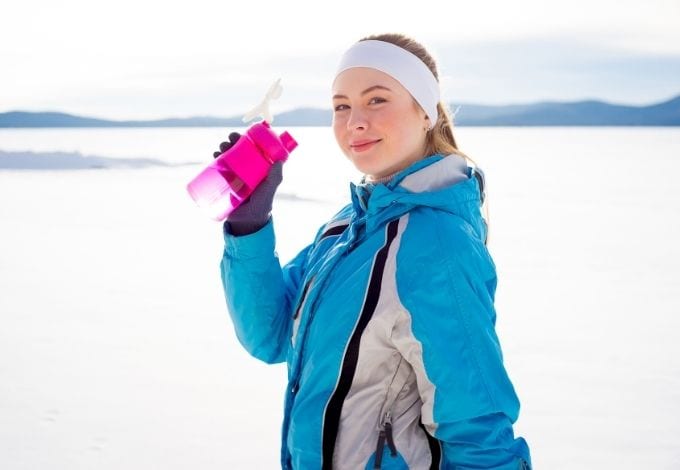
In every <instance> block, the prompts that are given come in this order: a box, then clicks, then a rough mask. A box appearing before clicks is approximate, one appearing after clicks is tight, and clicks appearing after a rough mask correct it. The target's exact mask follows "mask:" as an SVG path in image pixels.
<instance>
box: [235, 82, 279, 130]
mask: <svg viewBox="0 0 680 470" xmlns="http://www.w3.org/2000/svg"><path fill="white" fill-rule="evenodd" d="M282 92H283V87H281V79H280V78H279V79H277V80H276V81H275V82H274V83H273V84H272V86H270V87H269V90H267V93H266V94H265V95H264V98H263V99H262V101H260V103H258V104H257V106H255V107H254V108H253V109H251V110H250V111H248V112H247V113H246V114H245V116H243V122H250V121H252V120H253V119H256V118H258V117H261V118H262V119H264V120H265V121H266V122H269V123H271V122H272V121H273V120H274V116H273V115H272V113H271V111H270V110H269V102H270V101H272V100H275V99H277V98H278V97H280V96H281V93H282Z"/></svg>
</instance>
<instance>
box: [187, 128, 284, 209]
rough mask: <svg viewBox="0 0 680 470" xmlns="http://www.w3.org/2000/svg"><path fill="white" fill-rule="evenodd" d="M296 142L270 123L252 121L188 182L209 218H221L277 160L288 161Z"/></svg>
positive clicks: (264, 176) (189, 188) (240, 201)
mask: <svg viewBox="0 0 680 470" xmlns="http://www.w3.org/2000/svg"><path fill="white" fill-rule="evenodd" d="M295 147H297V142H296V141H295V139H293V137H291V136H290V134H288V133H287V132H283V133H282V134H281V135H280V136H278V135H276V134H275V133H274V132H273V131H272V129H271V127H270V125H269V123H267V122H266V121H262V122H259V123H256V124H253V125H252V126H251V127H250V128H249V129H248V130H247V131H246V132H245V134H243V135H242V136H241V137H240V138H239V140H238V141H237V142H236V143H235V144H234V145H233V146H232V147H231V148H230V149H229V150H227V151H226V152H224V153H223V154H222V155H220V156H219V157H217V158H216V159H215V160H214V161H213V162H212V163H210V164H209V165H208V166H207V167H206V168H204V169H203V170H202V171H201V172H200V173H199V174H198V175H197V176H196V177H195V178H194V179H192V180H191V181H190V182H189V184H188V185H187V191H188V192H189V195H190V196H191V198H192V199H193V200H194V201H195V202H196V204H197V205H198V206H199V207H200V208H201V209H202V210H204V211H205V212H206V213H207V215H208V216H209V217H211V218H212V219H214V220H217V221H222V220H224V219H226V218H227V217H228V216H229V214H230V213H231V212H232V211H233V210H234V209H236V208H237V207H238V206H240V205H241V204H242V203H243V201H245V200H246V199H248V196H250V194H251V193H252V192H253V191H254V190H255V188H256V187H257V185H258V184H260V182H262V180H264V179H265V178H266V177H267V174H268V173H269V169H270V168H271V166H272V164H273V163H274V162H276V161H286V160H287V159H288V155H289V154H290V152H291V151H292V150H293V149H294V148H295Z"/></svg>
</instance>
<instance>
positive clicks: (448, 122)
mask: <svg viewBox="0 0 680 470" xmlns="http://www.w3.org/2000/svg"><path fill="white" fill-rule="evenodd" d="M368 40H375V41H385V42H389V43H391V44H394V45H395V46H398V47H401V48H402V49H404V50H406V51H408V52H410V53H411V54H413V55H415V56H416V57H418V58H419V59H420V60H422V61H423V63H424V64H425V65H427V68H429V69H430V71H431V72H432V75H434V78H436V79H437V81H439V72H438V70H437V63H436V61H435V60H434V57H432V55H431V54H430V53H429V52H428V51H427V49H425V46H423V45H422V44H420V43H419V42H418V41H416V40H415V39H413V38H410V37H408V36H406V35H403V34H399V33H386V34H373V35H371V36H366V37H364V38H361V39H360V40H359V41H368ZM414 102H415V99H414ZM437 113H438V116H437V122H436V123H435V124H434V126H433V127H432V129H430V130H429V131H427V135H426V136H425V155H426V156H427V155H434V154H440V155H444V156H446V155H451V154H455V155H458V156H460V157H463V158H464V159H465V160H466V161H468V162H470V163H472V165H473V166H475V167H477V166H478V165H477V162H475V161H474V160H473V159H472V158H470V157H468V156H467V155H466V154H464V153H463V152H462V151H461V150H459V149H458V145H457V144H456V138H455V137H454V136H453V119H452V117H451V113H450V111H449V109H448V106H447V105H446V103H445V102H444V101H440V102H439V103H437ZM484 199H485V200H484V203H483V212H484V219H485V221H486V224H487V240H488V229H489V197H488V195H487V196H486V197H485V198H484Z"/></svg>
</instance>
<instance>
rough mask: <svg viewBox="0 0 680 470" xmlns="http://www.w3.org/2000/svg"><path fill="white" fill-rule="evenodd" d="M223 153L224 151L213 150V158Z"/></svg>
mask: <svg viewBox="0 0 680 470" xmlns="http://www.w3.org/2000/svg"><path fill="white" fill-rule="evenodd" d="M220 155H222V152H213V158H217V157H219V156H220Z"/></svg>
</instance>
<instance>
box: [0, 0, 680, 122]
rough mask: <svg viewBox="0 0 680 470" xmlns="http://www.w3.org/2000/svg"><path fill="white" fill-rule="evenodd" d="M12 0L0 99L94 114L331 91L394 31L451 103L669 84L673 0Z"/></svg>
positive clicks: (675, 44)
mask: <svg viewBox="0 0 680 470" xmlns="http://www.w3.org/2000/svg"><path fill="white" fill-rule="evenodd" d="M402 4H403V5H407V4H406V3H405V2H404V3H403V2H396V1H391V2H386V1H377V0H376V1H371V2H368V1H363V0H346V1H343V2H337V1H336V2H323V1H318V0H317V1H307V0H305V1H292V0H291V1H289V2H283V1H280V0H279V1H271V0H261V1H250V0H249V1H242V2H240V3H235V2H225V1H209V0H193V1H192V2H163V1H157V0H148V1H141V0H118V1H117V2H106V3H103V2H92V1H85V0H64V1H60V2H50V1H47V0H24V1H22V2H14V3H13V5H12V6H11V8H5V9H4V11H3V15H2V16H0V64H1V65H0V112H6V111H10V110H25V111H61V112H68V113H72V114H79V115H86V116H92V117H101V118H108V119H157V118H164V117H188V116H220V117H226V116H234V115H240V114H243V113H244V112H245V111H247V110H248V109H249V108H250V107H252V106H254V105H255V104H257V102H259V100H260V99H261V98H262V97H263V96H264V94H265V93H266V91H267V89H268V88H269V86H270V85H271V84H272V83H273V82H274V81H275V80H276V79H278V78H281V84H282V85H283V95H282V97H281V98H280V99H279V100H278V101H277V102H275V103H273V105H272V110H273V111H274V112H275V113H276V112H281V111H284V110H289V109H293V108H298V107H304V106H313V107H324V108H328V107H330V86H331V82H332V80H333V72H334V68H335V66H336V64H337V62H338V60H339V57H340V55H341V54H342V52H343V51H344V50H345V49H347V48H348V47H349V46H351V44H352V43H354V42H355V41H356V40H358V39H359V38H361V37H363V36H366V35H369V34H375V33H382V32H400V33H404V34H407V35H409V36H412V37H413V38H415V39H416V40H418V41H420V42H421V43H423V44H424V45H425V46H426V47H427V48H428V49H429V50H430V51H431V52H432V53H433V55H434V56H435V58H436V59H437V60H438V64H439V69H440V75H441V87H442V95H443V97H444V98H445V99H446V100H447V101H448V102H450V103H452V104H454V105H455V104H461V103H476V104H514V103H527V102H537V101H547V100H549V101H573V100H583V99H599V100H603V101H607V102H612V103H620V104H630V105H646V104H652V103H657V102H661V101H664V100H667V99H669V98H672V97H674V96H676V95H678V94H680V1H679V0H649V1H645V2H642V1H640V0H637V1H630V0H601V1H598V0H589V1H586V0H572V1H569V2H566V1H556V2H546V1H538V0H517V1H514V2H506V1H498V0H494V1H477V2H471V1H465V2H460V1H455V0H454V1H452V0H449V1H442V2H436V1H431V2H427V1H420V2H415V3H411V4H410V5H409V6H407V7H405V6H400V5H402Z"/></svg>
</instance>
